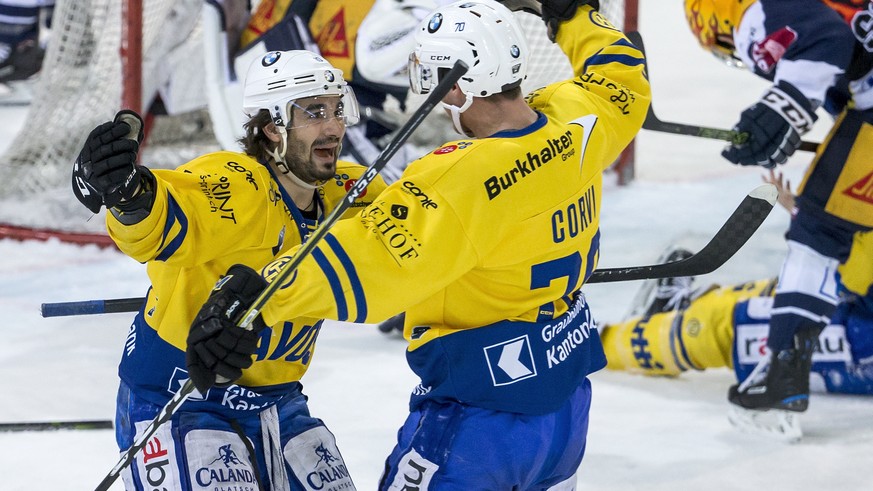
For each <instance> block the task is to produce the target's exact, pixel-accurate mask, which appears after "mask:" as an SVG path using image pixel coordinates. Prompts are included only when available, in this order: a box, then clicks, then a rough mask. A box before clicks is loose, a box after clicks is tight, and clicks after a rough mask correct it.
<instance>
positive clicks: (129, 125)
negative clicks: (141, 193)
mask: <svg viewBox="0 0 873 491" xmlns="http://www.w3.org/2000/svg"><path fill="white" fill-rule="evenodd" d="M142 139H143V122H142V118H141V117H140V116H139V114H136V113H135V112H133V111H129V110H123V111H119V112H118V114H116V115H115V120H114V121H112V122H109V123H103V124H101V125H100V126H98V127H96V128H94V130H93V131H91V134H89V135H88V138H87V139H86V140H85V145H84V146H83V147H82V151H81V152H79V157H78V158H77V159H76V163H75V164H74V165H73V193H75V195H76V198H77V199H78V200H79V202H80V203H82V204H83V205H85V207H87V208H88V209H89V210H91V212H92V213H97V212H99V211H100V207H101V206H104V205H105V206H106V207H107V208H111V207H113V206H115V205H117V204H118V203H120V202H122V200H130V199H132V198H134V196H135V195H136V193H137V191H138V190H140V189H141V187H140V181H141V178H142V174H143V171H142V169H141V168H140V167H138V166H137V165H136V154H137V152H138V151H139V144H140V143H141V142H142Z"/></svg>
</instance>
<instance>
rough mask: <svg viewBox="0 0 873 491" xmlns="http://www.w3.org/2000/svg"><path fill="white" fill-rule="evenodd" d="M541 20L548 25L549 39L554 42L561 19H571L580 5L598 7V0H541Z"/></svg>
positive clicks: (595, 8)
mask: <svg viewBox="0 0 873 491" xmlns="http://www.w3.org/2000/svg"><path fill="white" fill-rule="evenodd" d="M540 3H541V4H542V15H543V20H544V21H545V22H546V27H548V36H549V39H550V40H552V41H553V42H554V40H555V36H557V35H558V26H559V25H560V23H561V21H564V20H568V19H572V18H573V16H574V15H576V11H577V10H579V7H581V6H582V5H591V6H592V7H594V10H599V9H600V0H541V1H540Z"/></svg>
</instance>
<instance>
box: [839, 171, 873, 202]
mask: <svg viewBox="0 0 873 491" xmlns="http://www.w3.org/2000/svg"><path fill="white" fill-rule="evenodd" d="M843 194H845V195H847V196H851V197H852V198H856V199H859V200H861V201H866V202H867V203H870V204H873V172H871V173H870V174H867V177H864V178H862V179H861V180H860V181H858V182H856V183H855V184H852V185H851V186H849V187H848V188H846V190H845V191H843Z"/></svg>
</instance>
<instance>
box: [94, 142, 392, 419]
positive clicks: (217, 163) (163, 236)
mask: <svg viewBox="0 0 873 491" xmlns="http://www.w3.org/2000/svg"><path fill="white" fill-rule="evenodd" d="M365 170H366V168H365V167H362V166H360V165H357V164H353V163H348V162H339V163H338V165H337V174H336V176H335V177H334V179H331V180H330V181H328V182H327V183H326V184H324V186H322V187H321V188H320V190H319V196H318V198H317V199H318V201H319V205H320V219H321V218H323V217H324V216H326V215H327V213H329V212H330V210H332V209H333V207H334V206H335V205H336V203H338V202H339V201H340V200H341V199H342V198H343V197H344V196H345V194H346V191H347V190H348V188H349V187H350V186H351V185H352V184H353V183H354V181H355V180H356V179H357V178H358V177H360V176H361V175H362V174H363V172H364V171H365ZM152 172H153V173H154V175H155V179H156V189H155V202H154V205H153V207H152V210H151V213H149V215H148V216H147V217H146V218H145V219H144V220H142V221H141V222H139V223H136V224H133V225H124V224H122V223H120V222H118V221H117V220H116V219H115V218H114V217H113V216H112V214H107V228H108V230H109V234H110V236H111V237H112V238H113V240H114V241H115V242H116V244H117V245H118V247H119V248H120V249H121V250H122V251H123V252H124V253H125V254H127V255H129V256H130V257H132V258H133V259H136V260H137V261H140V262H143V263H147V272H148V276H149V279H150V280H151V283H152V284H151V288H150V289H149V292H148V295H147V299H146V303H145V305H144V307H143V311H142V312H141V313H140V316H139V317H138V319H137V320H136V321H135V322H134V325H133V326H132V327H131V333H130V335H129V337H128V342H127V345H126V347H125V353H124V356H123V358H122V362H121V367H120V374H121V377H122V379H123V380H124V381H125V382H126V383H128V385H131V387H132V388H133V389H134V390H135V391H138V392H140V393H143V396H144V397H148V396H152V397H151V399H152V400H153V401H155V402H157V403H160V402H162V400H163V399H164V398H165V397H169V396H171V395H172V392H173V391H174V390H176V389H178V383H179V382H181V381H182V379H183V378H186V376H185V374H186V373H187V372H185V362H184V354H185V348H186V339H187V336H188V330H189V328H190V326H191V322H192V320H193V319H194V317H195V315H196V314H197V312H198V311H199V309H200V306H201V305H202V304H203V303H204V302H205V301H206V299H207V297H208V296H209V293H210V291H211V290H212V287H213V286H214V284H215V282H216V281H217V280H218V278H219V277H220V276H221V275H222V274H224V272H225V271H227V269H228V268H229V267H230V266H231V265H233V264H245V265H248V266H250V267H253V268H256V269H257V268H260V267H262V266H263V265H265V264H267V263H269V262H270V261H272V260H273V259H274V258H275V257H276V256H277V255H278V254H280V253H282V252H285V251H287V250H288V249H289V248H291V247H293V246H296V245H299V244H301V243H302V241H303V240H304V238H305V237H306V236H308V235H309V233H310V232H311V230H312V229H313V227H314V226H315V225H316V221H315V220H307V219H305V218H304V217H303V216H302V214H301V213H300V211H299V210H298V209H297V207H296V206H295V205H294V202H293V201H292V200H291V198H290V197H289V196H288V194H287V193H286V192H285V190H284V189H283V188H282V187H281V186H280V185H279V184H278V182H277V180H276V177H275V176H274V175H273V174H272V171H271V169H270V168H268V167H267V166H265V165H262V164H261V163H259V162H257V161H255V160H254V159H252V158H251V157H249V156H247V155H245V154H241V153H235V152H216V153H211V154H207V155H204V156H202V157H199V158H197V159H194V160H192V161H190V162H188V163H186V164H184V165H182V166H180V167H178V168H177V169H176V170H160V169H156V170H153V171H152ZM384 187H385V184H384V181H381V180H377V181H374V182H373V183H372V184H371V185H370V187H369V188H368V189H367V190H366V192H365V193H364V194H363V195H362V196H360V197H359V198H358V200H357V201H356V202H355V204H354V205H353V207H352V208H350V209H349V211H348V212H347V214H348V215H353V214H355V213H357V212H359V211H360V209H361V208H362V207H364V206H366V205H368V204H370V203H371V202H372V199H373V197H375V196H376V195H378V194H379V192H380V191H381V190H382V189H384ZM270 325H271V326H272V328H271V329H269V328H268V329H265V330H264V332H263V333H262V341H261V344H260V347H259V351H258V353H257V356H256V359H255V363H254V365H253V366H252V367H251V368H250V369H248V370H246V371H245V373H244V375H243V377H242V378H241V379H240V380H239V381H238V383H239V384H240V385H243V386H246V387H255V388H267V387H273V388H275V389H276V390H277V392H278V391H279V388H281V386H282V385H283V384H288V383H292V382H296V381H298V380H299V379H300V377H301V376H302V375H303V374H304V373H305V372H306V369H307V367H308V364H309V361H310V360H311V357H312V352H313V349H314V342H315V339H316V336H317V333H318V329H319V327H320V321H319V318H312V317H307V318H292V317H288V318H282V319H278V320H276V322H273V323H270ZM271 333H272V335H271ZM168 388H170V389H171V390H168ZM212 390H214V391H216V392H218V391H220V389H212ZM253 405H258V404H253Z"/></svg>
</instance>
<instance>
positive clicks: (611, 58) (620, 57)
mask: <svg viewBox="0 0 873 491" xmlns="http://www.w3.org/2000/svg"><path fill="white" fill-rule="evenodd" d="M610 63H621V64H622V65H625V66H637V65H645V64H646V60H645V58H642V57H640V58H635V57H633V56H630V55H626V54H603V50H601V51H598V52H597V53H596V54H595V55H594V56H591V57H590V58H588V59H587V60H585V68H584V72H587V71H589V70H590V69H591V67H592V66H595V65H608V64H610Z"/></svg>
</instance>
